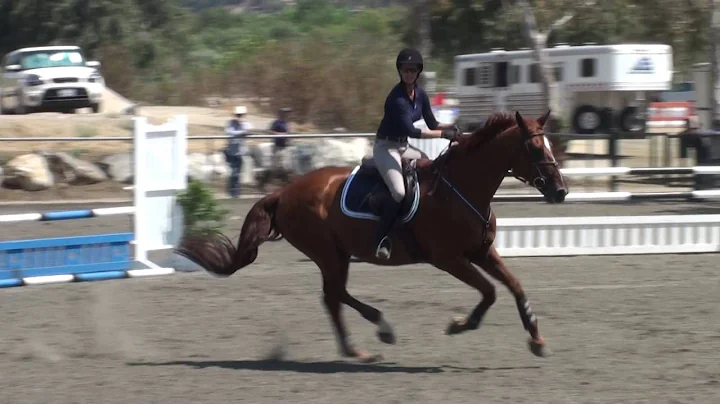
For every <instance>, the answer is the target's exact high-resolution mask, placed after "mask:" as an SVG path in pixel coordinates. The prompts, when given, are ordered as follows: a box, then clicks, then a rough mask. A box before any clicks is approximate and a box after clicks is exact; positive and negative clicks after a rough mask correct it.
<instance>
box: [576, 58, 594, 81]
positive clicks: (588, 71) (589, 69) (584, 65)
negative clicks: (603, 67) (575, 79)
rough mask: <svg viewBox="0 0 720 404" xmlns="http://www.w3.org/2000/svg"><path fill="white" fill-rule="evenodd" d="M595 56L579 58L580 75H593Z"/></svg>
mask: <svg viewBox="0 0 720 404" xmlns="http://www.w3.org/2000/svg"><path fill="white" fill-rule="evenodd" d="M596 61H597V60H596V59H595V58H585V59H582V60H580V77H595V62H596Z"/></svg>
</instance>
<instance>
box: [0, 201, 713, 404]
mask: <svg viewBox="0 0 720 404" xmlns="http://www.w3.org/2000/svg"><path fill="white" fill-rule="evenodd" d="M228 203H229V202H228ZM248 206H249V203H248V202H237V203H235V204H234V205H232V207H233V215H234V216H236V217H242V216H243V215H244V213H245V212H246V211H247V208H248ZM93 207H102V206H101V205H97V206H93ZM68 208H70V209H72V208H73V207H67V206H52V207H45V208H43V209H41V210H60V209H68ZM494 208H495V210H496V212H497V213H498V216H499V217H512V216H516V217H529V216H540V215H542V216H583V215H647V214H697V213H717V212H718V207H717V204H716V203H707V204H705V203H695V204H690V203H675V204H670V203H664V204H661V203H643V204H618V203H612V204H567V205H564V206H562V205H559V206H550V205H545V204H542V203H526V204H519V203H509V204H496V205H494ZM35 211H38V207H37V206H28V207H24V208H19V207H12V208H9V207H2V208H0V214H7V213H20V212H35ZM78 223H81V224H82V226H78ZM240 225H241V221H240V220H233V221H232V223H230V225H229V227H231V228H232V231H233V232H236V231H237V230H238V229H239V228H240ZM128 229H130V219H129V218H128V217H121V218H113V219H90V220H85V221H82V222H79V221H73V222H56V223H23V224H7V225H5V226H4V227H3V230H4V231H3V234H2V239H3V240H8V239H17V238H33V237H43V236H62V235H71V234H92V233H103V232H114V231H127V230H128ZM260 251H261V252H260V256H259V258H258V260H257V261H256V262H255V263H254V264H253V265H251V266H250V267H248V268H246V269H243V270H242V271H240V272H238V273H236V274H235V275H234V276H232V277H230V278H227V279H216V278H213V277H211V276H209V275H207V274H205V273H202V272H186V273H180V274H176V275H173V276H165V277H158V278H152V279H134V280H118V281H106V282H98V283H77V284H64V285H45V286H36V287H21V288H13V289H4V290H0V307H1V308H2V315H3V321H2V323H3V324H4V326H3V327H2V329H1V331H0V375H1V376H0V389H1V391H2V399H0V402H2V403H23V404H25V403H43V404H44V403H123V404H126V403H229V402H233V403H240V402H242V403H290V402H292V403H337V402H342V403H370V402H376V403H410V402H412V403H442V402H448V403H461V402H462V403H464V402H480V403H639V402H643V403H691V402H692V403H714V402H717V397H719V396H720V376H719V375H720V361H719V359H720V354H718V347H719V346H720V322H719V321H718V318H720V287H719V286H718V285H719V282H720V275H719V274H718V272H717V262H718V256H717V255H711V254H708V255H667V256H635V257H629V256H613V257H571V258H543V259H537V258H523V259H518V258H516V259H507V261H508V263H509V266H510V268H511V269H512V270H513V271H514V272H515V274H516V275H517V276H518V277H519V279H520V280H521V282H522V284H523V286H524V287H525V289H526V292H527V293H528V296H529V299H530V302H531V303H532V307H533V309H534V310H535V312H536V314H537V315H538V317H539V321H540V329H541V332H542V333H543V335H544V336H545V338H546V339H547V341H548V344H549V347H550V348H551V349H552V351H553V355H552V356H551V357H549V358H546V359H541V358H536V357H534V356H533V355H532V354H531V353H530V352H529V351H528V349H527V346H526V340H527V334H526V332H525V331H524V330H523V328H522V325H521V323H520V319H519V317H518V314H517V311H516V309H515V305H514V301H513V299H512V298H511V297H510V295H509V294H508V293H507V291H506V290H505V289H504V288H503V287H501V286H498V290H499V295H498V296H499V297H498V302H497V303H496V304H495V306H494V307H493V308H491V310H490V311H489V312H488V315H487V316H486V318H485V320H484V323H483V324H482V326H481V327H480V329H478V330H477V331H471V332H468V333H465V334H462V335H459V336H452V337H450V336H446V335H444V334H443V331H444V329H445V327H446V325H447V323H448V321H449V320H450V318H451V316H453V315H460V314H466V313H469V312H470V310H471V309H472V307H473V306H474V305H475V304H476V303H477V302H478V299H479V297H478V295H477V293H476V292H475V291H474V290H472V289H470V288H469V287H467V286H465V285H464V284H462V283H460V282H459V281H457V280H455V279H454V278H452V277H451V276H449V275H447V274H445V273H443V272H440V271H439V270H437V269H434V268H432V267H429V266H425V265H419V266H407V267H398V268H379V267H374V266H369V265H364V264H353V265H352V267H351V277H350V283H349V290H350V292H351V293H352V294H354V295H355V296H356V297H357V298H358V299H360V300H362V301H365V302H367V303H369V304H371V305H374V306H376V307H377V308H378V309H380V310H382V311H383V312H384V313H385V316H386V318H387V320H388V321H389V322H390V324H391V325H392V326H393V327H394V329H395V332H396V335H397V337H398V341H397V344H396V345H394V346H393V345H385V344H382V343H380V342H379V341H378V340H377V339H376V338H375V330H376V329H375V327H374V325H372V324H370V323H368V322H366V321H365V320H363V319H362V318H361V317H360V315H359V314H357V313H356V312H355V311H353V310H352V309H350V308H348V307H345V308H344V313H345V318H346V319H347V322H348V326H349V328H350V331H351V333H352V338H353V341H354V342H355V343H356V344H357V345H358V347H360V348H364V349H368V350H370V351H371V352H373V353H380V354H382V355H383V356H384V359H383V361H382V362H380V363H377V364H369V365H365V364H356V363H353V362H352V361H347V360H342V359H341V358H340V357H339V355H338V354H337V348H336V344H335V340H334V335H333V333H332V329H331V326H330V321H329V318H328V316H327V315H326V313H325V309H324V307H323V305H322V301H321V284H320V275H319V272H318V270H317V269H316V268H315V266H314V264H313V263H312V262H308V261H307V260H306V259H304V257H303V256H301V255H300V254H299V253H298V252H296V251H295V250H293V249H292V248H291V247H290V246H289V245H288V244H286V243H284V242H280V243H274V244H272V243H271V244H265V245H264V246H263V247H262V248H261V250H260Z"/></svg>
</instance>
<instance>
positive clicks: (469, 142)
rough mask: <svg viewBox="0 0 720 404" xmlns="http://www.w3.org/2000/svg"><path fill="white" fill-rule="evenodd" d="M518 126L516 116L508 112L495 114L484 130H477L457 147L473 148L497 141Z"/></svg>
mask: <svg viewBox="0 0 720 404" xmlns="http://www.w3.org/2000/svg"><path fill="white" fill-rule="evenodd" d="M515 125H517V120H515V116H514V115H512V114H510V113H507V112H495V113H493V114H492V115H490V117H489V118H488V119H487V121H485V125H483V127H482V128H479V129H477V130H475V131H474V132H473V133H472V134H471V135H470V136H468V137H466V138H464V139H461V140H460V141H459V142H458V144H457V146H462V147H463V148H473V147H476V146H479V145H480V144H482V143H485V142H487V141H490V140H492V139H495V138H496V137H497V136H498V135H499V134H501V133H503V132H504V131H505V130H507V129H509V128H512V127H513V126H515Z"/></svg>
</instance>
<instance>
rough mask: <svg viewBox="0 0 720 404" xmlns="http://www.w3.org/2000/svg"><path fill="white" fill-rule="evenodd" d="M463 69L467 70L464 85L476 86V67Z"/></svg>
mask: <svg viewBox="0 0 720 404" xmlns="http://www.w3.org/2000/svg"><path fill="white" fill-rule="evenodd" d="M463 71H464V72H465V81H464V82H463V85H465V86H474V85H475V68H474V67H471V68H469V69H465V70H463Z"/></svg>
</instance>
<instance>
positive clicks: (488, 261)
mask: <svg viewBox="0 0 720 404" xmlns="http://www.w3.org/2000/svg"><path fill="white" fill-rule="evenodd" d="M471 261H472V262H473V263H474V264H477V265H479V266H480V267H481V268H482V269H484V270H485V272H487V273H488V274H489V275H490V276H492V277H493V278H495V279H497V280H498V281H500V282H502V284H503V285H505V287H507V288H508V290H510V293H512V294H513V296H514V297H515V303H516V305H517V309H518V313H520V320H521V321H522V324H523V327H525V330H527V331H528V332H529V333H530V337H531V340H530V342H529V345H530V350H531V351H532V352H533V353H534V354H535V355H537V356H541V357H544V356H547V355H548V354H549V352H548V350H547V348H546V346H545V340H544V339H543V338H542V337H541V336H540V329H539V327H538V320H537V316H535V313H533V311H532V308H531V307H530V301H529V300H528V299H527V296H526V295H525V291H524V290H523V288H522V286H521V285H520V281H518V279H517V278H516V277H515V276H514V275H513V274H512V273H510V271H509V270H508V268H507V266H506V265H505V262H503V259H502V257H500V254H499V253H498V252H497V249H496V248H495V246H494V245H491V246H490V249H489V251H488V253H487V254H478V255H477V256H474V257H473V256H471Z"/></svg>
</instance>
